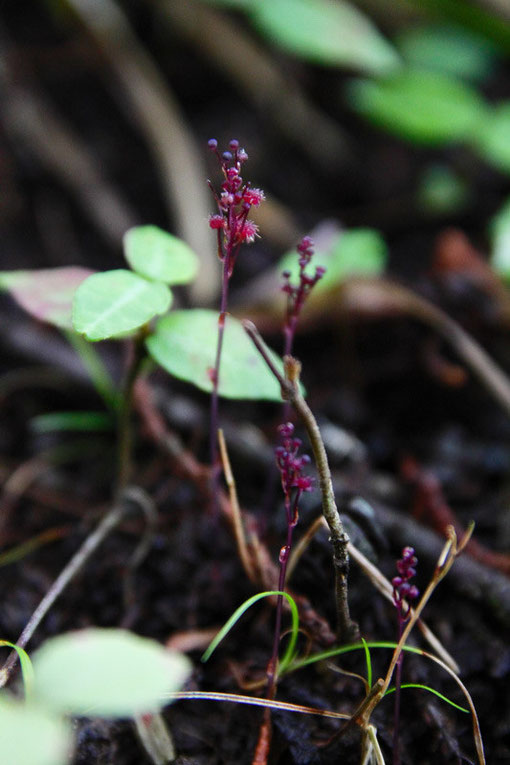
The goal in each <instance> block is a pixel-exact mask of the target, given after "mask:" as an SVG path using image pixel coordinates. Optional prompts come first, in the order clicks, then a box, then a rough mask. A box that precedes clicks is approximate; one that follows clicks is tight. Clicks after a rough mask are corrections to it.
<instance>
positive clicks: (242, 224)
mask: <svg viewBox="0 0 510 765" xmlns="http://www.w3.org/2000/svg"><path fill="white" fill-rule="evenodd" d="M209 148H210V149H211V151H213V152H214V153H215V154H216V156H217V157H218V162H219V164H220V168H221V171H222V173H223V178H224V181H223V183H222V184H221V191H220V192H219V193H218V192H217V191H216V190H215V189H214V187H213V186H212V184H211V183H209V186H210V187H211V189H212V192H213V194H214V199H215V200H216V204H217V205H218V213H217V214H216V215H211V217H210V218H209V226H210V227H211V228H212V229H214V230H215V231H217V234H218V257H219V258H220V260H221V261H224V262H225V265H226V268H227V273H228V277H229V278H230V276H231V275H232V271H233V270H234V266H235V261H236V258H237V255H238V253H239V248H240V246H241V245H242V244H250V243H251V242H253V241H254V239H255V237H256V236H258V226H257V224H256V223H254V222H253V221H252V220H249V219H248V213H249V211H250V209H251V208H252V207H258V206H259V205H260V203H261V202H263V200H264V192H263V191H261V190H260V189H254V188H252V187H251V186H250V184H249V183H245V182H244V181H243V178H242V176H241V168H242V165H243V163H244V162H246V160H247V159H248V154H247V153H246V152H245V150H244V149H242V148H240V146H239V141H237V140H232V141H230V144H229V149H230V151H224V152H223V154H220V153H219V151H218V142H217V141H216V139H214V138H211V140H210V141H209Z"/></svg>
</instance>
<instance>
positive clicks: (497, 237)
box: [490, 199, 510, 282]
mask: <svg viewBox="0 0 510 765" xmlns="http://www.w3.org/2000/svg"><path fill="white" fill-rule="evenodd" d="M490 237H491V240H492V252H491V258H490V263H491V266H492V268H493V269H494V270H495V271H496V273H497V274H499V275H500V276H501V277H502V278H503V279H504V280H505V281H509V282H510V199H507V201H506V202H505V204H504V205H503V207H502V208H501V210H499V212H498V213H497V214H496V215H495V216H494V218H493V219H492V221H491V224H490Z"/></svg>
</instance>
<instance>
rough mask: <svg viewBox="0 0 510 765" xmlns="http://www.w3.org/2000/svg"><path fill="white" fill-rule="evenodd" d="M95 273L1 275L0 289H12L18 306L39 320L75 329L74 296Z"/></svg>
mask: <svg viewBox="0 0 510 765" xmlns="http://www.w3.org/2000/svg"><path fill="white" fill-rule="evenodd" d="M93 273H94V272H93V271H91V270H90V269H88V268H80V267H78V266H70V267H67V268H47V269H41V270H38V271H3V272H0V289H4V290H8V291H9V292H10V294H11V295H12V297H13V298H14V299H15V300H16V302H17V303H19V305H20V306H21V307H22V308H23V309H24V310H25V311H26V312H27V313H29V314H30V315H31V316H33V317H34V318H36V319H39V321H45V322H47V323H48V324H53V325H54V326H55V327H59V328H60V329H72V320H71V311H72V303H73V296H74V293H75V291H76V289H77V287H79V285H80V284H81V283H82V282H83V281H84V280H85V279H87V277H89V276H90V275H91V274H93Z"/></svg>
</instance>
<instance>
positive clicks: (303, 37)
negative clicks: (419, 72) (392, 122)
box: [249, 0, 400, 74]
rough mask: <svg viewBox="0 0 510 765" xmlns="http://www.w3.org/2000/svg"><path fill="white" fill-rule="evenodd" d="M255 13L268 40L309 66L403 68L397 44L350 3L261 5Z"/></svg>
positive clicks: (307, 0) (265, 1) (317, 0)
mask: <svg viewBox="0 0 510 765" xmlns="http://www.w3.org/2000/svg"><path fill="white" fill-rule="evenodd" d="M249 13H250V15H251V18H252V20H253V23H254V24H255V26H256V27H257V28H258V29H259V31H260V32H261V33H262V34H263V35H264V36H265V37H266V38H267V39H269V40H270V41H272V42H273V43H275V44H276V45H279V46H280V47H281V48H283V49H284V50H286V51H288V52H290V53H292V54H294V55H296V56H300V57H301V58H304V59H305V60H306V61H311V62H312V63H316V64H324V65H326V66H347V67H352V68H354V69H360V70H362V71H366V72H371V73H374V74H383V73H387V72H390V71H392V70H394V69H396V68H397V67H398V66H399V65H400V59H399V56H398V54H397V53H396V51H395V50H394V48H393V47H392V45H391V44H390V43H389V42H388V41H387V40H386V39H385V38H384V37H383V36H382V35H381V34H380V33H379V31H378V30H377V29H376V27H375V26H374V25H373V24H372V22H371V21H370V20H369V19H368V17H367V16H365V15H364V14H363V13H362V12H361V11H359V10H358V9H357V8H355V7H354V6H352V5H350V4H349V3H347V2H342V1H341V0H337V2H333V0H258V2H256V3H254V4H253V5H252V7H251V9H249Z"/></svg>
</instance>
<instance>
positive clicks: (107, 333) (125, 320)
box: [73, 268, 172, 340]
mask: <svg viewBox="0 0 510 765" xmlns="http://www.w3.org/2000/svg"><path fill="white" fill-rule="evenodd" d="M171 302H172V293H171V292H170V290H169V289H168V287H167V286H166V285H165V284H161V283H160V282H152V281H148V280H147V279H144V278H143V277H142V276H138V274H134V273H132V272H131V271H127V270H125V269H122V268H119V269H118V270H115V271H105V272H104V273H101V274H94V275H93V276H90V277H89V278H88V279H86V280H85V281H84V282H83V284H81V285H80V287H79V288H78V289H77V290H76V294H75V296H74V303H73V326H74V329H75V330H76V331H77V332H79V333H80V334H83V335H85V337H86V338H87V339H88V340H106V339H107V338H109V337H117V336H120V335H124V334H126V333H129V332H133V331H134V330H136V329H139V327H142V326H143V325H144V324H146V323H147V322H148V321H150V320H151V319H152V318H154V316H158V315H159V314H162V313H165V311H167V310H168V309H169V307H170V304H171Z"/></svg>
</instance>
